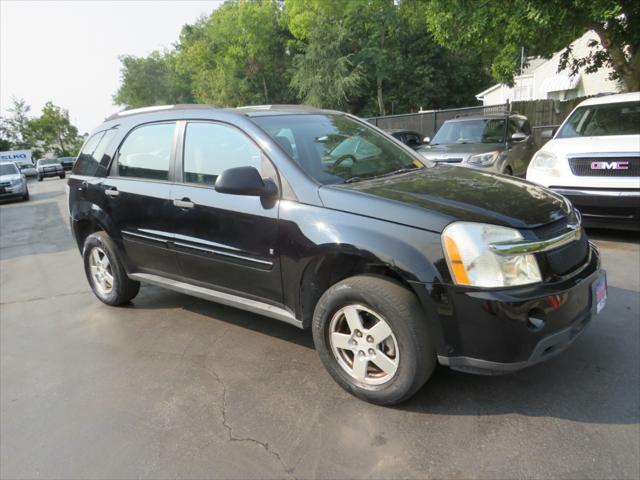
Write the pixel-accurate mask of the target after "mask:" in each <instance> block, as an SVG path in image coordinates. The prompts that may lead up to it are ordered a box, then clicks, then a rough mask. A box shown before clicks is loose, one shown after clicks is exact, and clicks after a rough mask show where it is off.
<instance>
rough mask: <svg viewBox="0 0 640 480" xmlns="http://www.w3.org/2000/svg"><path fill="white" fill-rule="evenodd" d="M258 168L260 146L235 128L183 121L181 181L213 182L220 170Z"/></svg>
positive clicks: (260, 165) (259, 166) (205, 183)
mask: <svg viewBox="0 0 640 480" xmlns="http://www.w3.org/2000/svg"><path fill="white" fill-rule="evenodd" d="M234 167H255V168H256V169H258V171H260V170H261V169H262V155H261V151H260V149H259V148H258V147H257V146H256V145H255V144H254V143H253V142H252V141H251V140H249V138H248V137H247V136H246V135H244V134H243V133H242V132H240V131H239V130H237V129H235V128H233V127H228V126H226V125H220V124H217V123H204V122H193V123H189V124H187V130H186V133H185V139H184V159H183V168H184V181H185V182H188V183H200V184H204V185H213V184H214V183H215V181H216V179H217V178H218V175H220V174H221V173H222V172H223V171H224V170H227V169H228V168H234Z"/></svg>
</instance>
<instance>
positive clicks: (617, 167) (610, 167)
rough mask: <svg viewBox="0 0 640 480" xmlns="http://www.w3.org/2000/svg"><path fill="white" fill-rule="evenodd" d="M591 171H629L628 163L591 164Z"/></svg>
mask: <svg viewBox="0 0 640 480" xmlns="http://www.w3.org/2000/svg"><path fill="white" fill-rule="evenodd" d="M591 170H629V162H591Z"/></svg>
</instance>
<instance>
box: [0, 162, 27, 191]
mask: <svg viewBox="0 0 640 480" xmlns="http://www.w3.org/2000/svg"><path fill="white" fill-rule="evenodd" d="M6 198H22V200H29V189H28V188H27V179H26V178H25V176H24V175H23V174H22V173H20V170H19V169H18V166H17V165H16V164H15V163H13V162H10V163H0V199H2V200H4V199H6Z"/></svg>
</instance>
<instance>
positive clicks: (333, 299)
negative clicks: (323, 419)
mask: <svg viewBox="0 0 640 480" xmlns="http://www.w3.org/2000/svg"><path fill="white" fill-rule="evenodd" d="M313 340H314V344H315V346H316V350H317V351H318V354H319V355H320V359H321V360H322V363H323V364H324V366H325V367H326V369H327V370H328V371H329V373H330V374H331V376H332V377H333V378H334V379H335V380H336V382H338V384H340V386H342V387H343V388H344V389H345V390H347V391H348V392H350V393H352V394H353V395H355V396H357V397H359V398H361V399H363V400H366V401H368V402H372V403H377V404H380V405H393V404H396V403H399V402H402V401H403V400H405V399H407V398H409V397H410V396H411V395H413V394H414V393H415V392H416V391H417V390H418V389H419V388H420V387H422V386H423V385H424V384H425V382H426V381H427V380H428V379H429V377H430V376H431V373H432V372H433V370H434V368H435V365H436V354H435V349H434V346H433V339H432V337H431V335H430V334H429V328H428V324H427V319H426V318H425V316H424V311H423V310H422V308H421V306H420V303H419V302H418V299H417V298H416V297H415V295H414V294H413V293H412V292H411V291H409V290H408V289H406V288H405V287H403V286H402V285H400V284H399V283H396V282H395V281H392V280H388V279H386V278H383V277H377V276H372V275H358V276H354V277H350V278H347V279H345V280H343V281H341V282H339V283H337V284H335V285H333V286H332V287H331V288H329V289H328V290H327V291H326V292H325V293H324V295H322V297H321V298H320V300H319V301H318V304H317V306H316V309H315V312H314V317H313Z"/></svg>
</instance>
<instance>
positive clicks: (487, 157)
mask: <svg viewBox="0 0 640 480" xmlns="http://www.w3.org/2000/svg"><path fill="white" fill-rule="evenodd" d="M499 155H500V152H497V151H496V152H487V153H481V154H479V155H472V156H470V157H469V158H468V159H467V163H471V164H473V165H479V166H481V167H488V166H489V165H493V164H494V163H495V161H496V160H497V159H498V156H499Z"/></svg>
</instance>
